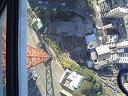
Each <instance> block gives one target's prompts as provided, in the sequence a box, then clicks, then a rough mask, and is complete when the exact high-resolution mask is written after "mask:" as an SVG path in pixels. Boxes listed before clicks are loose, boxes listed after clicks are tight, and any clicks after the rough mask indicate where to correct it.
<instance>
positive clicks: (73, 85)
mask: <svg viewBox="0 0 128 96" xmlns="http://www.w3.org/2000/svg"><path fill="white" fill-rule="evenodd" d="M83 78H84V77H83V76H82V75H79V74H77V73H76V72H71V71H70V70H68V69H67V70H66V71H65V72H64V74H63V76H62V77H61V80H60V84H62V85H64V86H65V87H67V88H69V89H70V90H72V91H74V90H75V89H77V88H78V87H79V85H80V83H81V82H82V80H83Z"/></svg>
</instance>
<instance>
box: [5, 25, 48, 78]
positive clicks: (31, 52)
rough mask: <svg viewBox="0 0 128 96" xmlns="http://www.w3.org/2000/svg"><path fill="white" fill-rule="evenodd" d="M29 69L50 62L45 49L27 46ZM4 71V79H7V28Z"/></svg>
mask: <svg viewBox="0 0 128 96" xmlns="http://www.w3.org/2000/svg"><path fill="white" fill-rule="evenodd" d="M26 57H27V68H31V67H33V66H36V65H38V64H41V63H43V62H45V61H47V60H48V58H49V55H48V54H47V53H46V52H45V51H43V49H38V48H34V47H32V46H29V45H27V56H26ZM2 69H3V78H4V79H5V77H6V27H4V28H3V32H2Z"/></svg>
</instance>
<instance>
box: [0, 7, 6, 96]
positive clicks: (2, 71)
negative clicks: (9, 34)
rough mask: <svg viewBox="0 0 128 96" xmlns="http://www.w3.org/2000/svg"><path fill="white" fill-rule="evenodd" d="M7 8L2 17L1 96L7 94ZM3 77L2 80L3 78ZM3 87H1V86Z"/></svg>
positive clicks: (0, 52)
mask: <svg viewBox="0 0 128 96" xmlns="http://www.w3.org/2000/svg"><path fill="white" fill-rule="evenodd" d="M6 12H7V11H6V8H5V9H4V11H3V12H2V14H1V15H0V22H1V23H0V32H1V33H0V36H1V38H2V39H1V40H0V45H2V47H1V49H0V54H1V56H2V58H0V61H2V64H0V80H1V81H0V83H1V84H0V85H2V89H1V90H0V95H4V96H5V93H6ZM1 77H2V78H1ZM0 87H1V86H0Z"/></svg>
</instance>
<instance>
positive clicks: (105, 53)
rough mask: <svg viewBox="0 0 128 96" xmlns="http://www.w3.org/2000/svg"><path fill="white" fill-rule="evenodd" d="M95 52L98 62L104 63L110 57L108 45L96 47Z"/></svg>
mask: <svg viewBox="0 0 128 96" xmlns="http://www.w3.org/2000/svg"><path fill="white" fill-rule="evenodd" d="M96 52H97V55H98V61H104V60H106V59H108V58H109V57H110V55H111V54H110V49H109V46H108V45H101V46H99V47H96Z"/></svg>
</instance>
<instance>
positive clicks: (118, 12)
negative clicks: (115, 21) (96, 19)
mask: <svg viewBox="0 0 128 96" xmlns="http://www.w3.org/2000/svg"><path fill="white" fill-rule="evenodd" d="M126 14H128V8H122V7H117V8H114V9H112V10H110V11H109V12H108V13H107V14H106V16H105V17H119V18H120V17H123V16H124V15H126Z"/></svg>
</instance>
